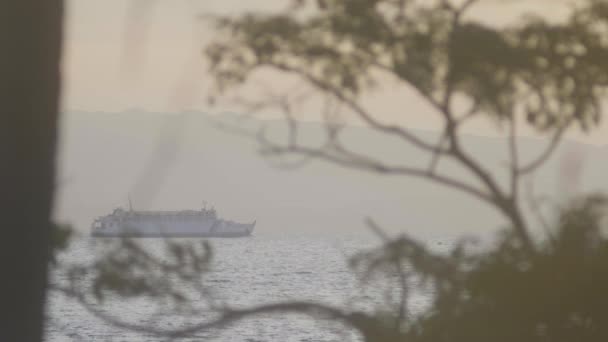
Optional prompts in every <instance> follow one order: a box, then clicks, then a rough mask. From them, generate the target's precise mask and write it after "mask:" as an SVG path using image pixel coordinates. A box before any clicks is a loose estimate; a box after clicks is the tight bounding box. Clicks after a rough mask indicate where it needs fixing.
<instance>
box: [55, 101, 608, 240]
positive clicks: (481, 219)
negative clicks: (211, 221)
mask: <svg viewBox="0 0 608 342" xmlns="http://www.w3.org/2000/svg"><path fill="white" fill-rule="evenodd" d="M210 118H212V119H213V122H223V123H228V124H237V125H240V126H241V127H245V128H249V129H253V130H257V129H259V127H261V125H262V124H263V125H265V127H266V129H267V131H268V132H270V135H271V136H272V135H274V136H276V137H280V135H281V132H284V131H285V127H284V123H283V122H282V121H281V120H276V121H255V120H249V121H244V122H243V121H239V120H237V116H236V115H231V114H224V115H219V116H213V117H209V116H207V115H206V114H203V113H186V114H182V115H175V114H173V115H171V114H164V113H150V112H143V111H131V112H123V113H95V112H70V113H67V114H66V115H65V116H64V118H63V125H62V141H61V152H60V177H59V187H58V190H59V191H58V194H57V199H58V201H57V206H56V217H57V218H58V220H60V221H62V222H68V223H72V224H73V225H74V226H75V228H76V229H77V230H78V231H79V232H82V233H84V234H88V231H89V226H90V224H91V222H92V220H93V219H94V218H95V217H97V216H100V215H105V214H107V213H109V212H110V211H111V210H113V209H114V208H115V207H117V206H122V207H125V208H126V207H128V198H129V197H130V198H131V200H132V203H133V207H134V209H138V210H180V209H198V208H200V207H201V206H203V205H204V203H205V202H206V203H207V205H213V206H215V208H216V209H217V210H218V212H219V214H220V216H222V217H224V218H228V219H234V220H237V221H243V222H250V221H253V220H254V219H256V220H257V221H258V225H257V226H256V231H255V234H256V235H266V234H273V235H274V234H286V235H292V234H308V233H311V234H318V233H322V234H330V235H335V234H337V235H343V234H346V235H350V234H360V233H362V232H367V228H366V225H365V223H364V220H365V218H366V217H371V218H373V219H374V220H376V221H377V222H378V223H379V224H380V225H381V226H382V227H383V228H384V229H386V230H389V231H393V232H408V233H410V234H414V235H421V236H423V237H424V236H429V237H433V236H444V237H445V236H454V235H459V234H461V233H463V232H464V233H467V232H468V233H473V232H475V233H479V232H484V233H486V232H489V231H491V230H492V229H493V228H498V226H497V224H499V223H500V222H502V221H501V217H500V215H498V214H496V213H495V212H494V211H493V209H492V208H489V207H486V206H484V205H480V204H479V203H478V202H477V201H475V200H474V199H470V198H468V197H467V196H466V195H463V194H461V193H458V192H455V191H450V190H446V189H445V188H443V187H440V186H437V185H434V184H431V183H429V182H426V181H420V180H416V179H413V178H411V177H402V176H384V177H378V175H377V174H373V173H368V172H363V171H355V170H347V169H344V168H342V167H339V166H335V165H330V164H328V163H326V162H322V161H317V160H313V161H311V162H310V163H307V164H306V165H304V166H302V167H299V168H296V169H295V170H291V169H289V170H286V169H285V168H281V167H277V166H276V164H277V163H276V162H273V161H272V160H270V161H269V160H265V159H264V158H262V157H261V156H260V154H259V153H258V147H259V146H258V144H257V142H256V141H253V140H252V139H250V138H248V137H245V136H241V135H238V134H234V133H230V132H227V131H226V130H223V129H219V128H218V127H217V126H216V125H214V124H213V123H212V122H211V121H209V119H210ZM302 126H303V129H304V134H303V135H304V137H305V139H307V140H309V141H310V142H311V143H313V144H314V143H315V142H316V143H317V144H318V142H319V141H321V140H320V139H322V137H323V135H322V126H321V124H317V123H305V124H302ZM419 133H420V136H421V137H423V138H426V139H437V138H438V135H437V134H434V133H428V132H419ZM344 140H345V141H346V142H347V143H352V144H353V145H352V146H355V147H356V148H357V149H360V150H362V151H367V152H370V153H373V154H374V155H376V156H383V157H385V158H386V159H387V160H394V161H402V162H403V163H404V164H414V165H427V163H428V156H426V155H425V154H422V153H419V152H417V151H415V150H414V149H413V148H412V147H409V146H407V145H405V147H404V145H403V144H400V143H399V142H397V141H392V140H390V139H387V138H386V137H382V136H381V135H378V134H376V133H374V132H372V131H370V130H369V129H366V128H361V127H348V128H347V129H346V132H345V139H344ZM464 142H465V144H467V145H468V146H470V148H471V150H472V152H473V153H475V155H476V156H477V157H478V159H479V160H481V161H483V162H485V163H486V164H487V165H489V166H490V167H491V168H492V170H493V171H494V172H495V174H497V175H499V176H505V175H506V166H505V164H504V160H505V159H506V152H507V149H506V147H505V145H504V142H503V141H502V140H501V139H499V138H492V137H473V136H469V137H466V138H465V140H464ZM545 143H546V142H545V141H543V140H540V139H535V138H526V139H522V143H521V146H520V148H521V151H522V155H523V157H524V158H525V157H526V155H528V154H529V155H532V154H533V152H534V151H540V150H541V149H542V148H543V147H544V146H545ZM606 152H608V147H598V146H592V145H582V144H578V143H573V142H564V143H563V144H562V147H561V148H560V151H559V152H558V153H556V156H555V157H554V158H553V159H552V160H551V161H550V162H549V163H548V164H547V165H546V166H544V167H543V168H542V169H541V171H539V172H537V173H536V175H535V177H534V185H535V189H536V190H535V191H536V192H537V193H538V194H543V193H545V194H552V195H555V194H557V193H561V192H562V191H563V189H564V187H567V186H568V185H567V184H560V182H562V181H563V180H562V179H561V178H560V176H559V174H560V161H561V159H563V158H569V156H570V157H572V155H576V156H579V157H578V159H577V160H578V161H579V163H580V164H581V167H582V172H583V174H582V175H581V176H582V177H581V179H584V183H580V184H575V186H576V187H578V188H580V189H581V190H584V189H586V188H589V189H598V190H602V189H603V190H606V189H607V186H606V182H605V181H604V179H603V176H602V175H603V174H604V173H605V172H606V171H608V164H607V162H606V161H605V159H604V158H601V156H603V155H605V154H606ZM441 166H442V167H443V170H444V172H448V173H455V172H457V173H459V175H461V176H463V177H466V173H464V172H463V171H461V170H459V169H457V168H455V167H453V166H451V165H449V164H448V163H442V164H441ZM591 166H592V167H591ZM558 197H559V196H558ZM437 208H442V210H441V215H438V214H437Z"/></svg>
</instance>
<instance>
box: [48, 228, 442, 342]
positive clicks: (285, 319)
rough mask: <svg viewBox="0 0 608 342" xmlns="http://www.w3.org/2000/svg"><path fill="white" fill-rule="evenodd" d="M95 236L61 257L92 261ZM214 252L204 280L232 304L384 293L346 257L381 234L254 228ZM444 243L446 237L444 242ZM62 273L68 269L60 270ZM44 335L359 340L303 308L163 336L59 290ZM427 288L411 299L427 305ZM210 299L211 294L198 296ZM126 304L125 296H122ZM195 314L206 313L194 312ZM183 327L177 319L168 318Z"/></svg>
mask: <svg viewBox="0 0 608 342" xmlns="http://www.w3.org/2000/svg"><path fill="white" fill-rule="evenodd" d="M94 240H95V239H93V238H90V237H81V238H78V239H75V241H74V242H73V243H72V246H71V248H70V250H68V251H67V252H66V253H65V255H63V256H62V262H64V263H70V262H71V263H76V264H77V263H82V264H86V263H87V262H89V263H90V262H91V261H92V260H93V258H94V250H95V248H94V245H95V241H94ZM209 241H210V243H211V247H212V248H213V252H214V257H213V260H212V263H211V265H210V266H211V269H210V271H209V272H207V273H206V274H205V275H204V278H203V279H204V280H203V282H204V284H205V286H208V287H209V289H211V291H212V293H213V296H216V297H217V298H220V299H221V300H222V301H223V302H224V303H226V304H228V305H230V306H231V307H241V308H247V307H252V306H256V305H263V304H268V303H277V302H285V301H293V300H298V301H312V302H316V303H323V304H325V305H331V306H334V307H337V308H340V309H343V310H346V311H355V310H362V311H369V310H373V308H374V307H381V306H382V305H383V303H384V302H383V301H386V299H387V294H386V291H385V290H386V288H383V287H382V286H380V285H378V284H369V283H365V282H362V281H361V278H360V277H359V276H358V275H357V274H356V273H355V272H353V270H352V269H351V268H350V267H349V263H348V261H349V258H351V257H352V256H354V255H356V254H357V253H359V252H362V251H365V250H369V249H371V248H376V247H378V246H380V245H381V243H380V241H379V240H378V239H373V238H362V237H322V236H282V237H277V236H262V237H258V236H254V237H249V238H240V239H212V240H209ZM141 242H142V243H143V245H144V246H147V247H148V248H151V249H158V248H161V245H162V243H163V241H162V240H158V239H141ZM444 246H445V245H444ZM55 276H59V277H61V276H63V275H55ZM49 297H50V298H49V307H48V317H49V319H48V324H47V338H46V340H47V341H51V342H60V341H61V342H63V341H87V342H97V341H123V342H127V341H167V340H170V341H174V340H175V341H178V340H179V341H203V340H204V341H231V342H232V341H247V342H256V341H293V342H296V341H297V342H306V341H311V342H312V341H345V340H353V341H357V340H360V338H359V336H357V334H356V333H354V332H352V331H350V330H349V329H348V328H346V327H344V326H341V325H339V324H337V323H335V322H329V321H325V320H319V319H312V318H310V317H307V316H303V315H289V314H274V315H264V316H263V317H253V318H251V319H245V320H243V321H239V322H238V323H236V324H233V325H230V326H227V327H223V328H221V329H215V330H210V331H201V332H197V333H194V334H192V335H190V336H187V337H183V338H179V339H178V338H173V339H167V338H164V339H163V338H161V337H159V336H154V335H152V334H147V333H142V332H133V331H129V330H128V329H121V328H118V327H116V326H114V325H112V324H107V323H106V322H104V321H103V320H100V319H99V318H96V317H94V316H93V315H92V314H90V313H89V312H88V311H87V310H85V308H83V307H82V305H80V304H79V303H78V302H77V301H75V300H73V299H70V298H68V297H66V296H63V295H60V294H58V293H51V294H50V296H49ZM427 299H428V298H426V296H425V295H424V294H420V295H418V296H417V297H416V298H414V301H413V305H414V306H416V305H419V306H424V305H425V301H426V300H427ZM201 300H206V298H201ZM123 304H124V303H123ZM104 305H105V306H101V305H100V309H104V310H107V312H108V313H110V314H111V315H112V316H113V317H115V318H117V319H120V320H125V321H128V322H132V323H136V324H144V325H145V324H154V322H156V321H157V320H158V321H162V317H161V318H159V317H158V315H159V314H162V310H161V311H158V310H159V309H158V307H156V306H155V307H153V304H152V303H151V302H150V301H146V300H135V301H132V302H129V303H128V305H121V302H120V301H117V303H114V304H111V305H109V304H107V303H106V304H104ZM190 319H191V322H197V320H200V321H203V320H205V318H204V317H196V316H195V317H190ZM163 324H164V325H163V326H164V327H169V328H175V329H177V328H179V327H180V324H182V323H179V322H172V321H169V322H166V321H164V322H163Z"/></svg>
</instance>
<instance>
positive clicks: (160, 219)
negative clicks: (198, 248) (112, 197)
mask: <svg viewBox="0 0 608 342" xmlns="http://www.w3.org/2000/svg"><path fill="white" fill-rule="evenodd" d="M255 223H256V222H255V221H253V222H252V223H238V222H234V221H230V220H224V219H220V218H218V217H217V213H216V211H215V209H206V208H203V209H201V210H181V211H133V210H124V209H122V208H117V209H114V211H113V212H112V213H111V214H109V215H106V216H102V217H99V218H97V219H96V220H94V221H93V224H92V227H91V229H92V231H91V235H92V236H96V237H243V236H249V235H251V233H252V232H253V228H254V227H255Z"/></svg>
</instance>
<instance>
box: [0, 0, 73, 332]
mask: <svg viewBox="0 0 608 342" xmlns="http://www.w3.org/2000/svg"><path fill="white" fill-rule="evenodd" d="M62 13H63V7H62V1H61V0H4V1H0V158H1V159H0V213H1V214H2V215H1V216H0V219H1V221H0V227H1V229H2V231H1V232H0V234H1V235H0V341H7V342H8V341H15V342H17V341H18V342H29V341H42V339H43V331H44V307H45V305H44V304H45V291H46V284H47V265H48V257H49V252H50V244H51V233H52V232H51V229H52V228H51V225H50V215H51V209H52V201H53V188H54V181H55V146H56V136H57V120H58V101H59V90H60V71H59V69H60V54H61V35H62Z"/></svg>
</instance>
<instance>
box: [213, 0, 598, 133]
mask: <svg viewBox="0 0 608 342" xmlns="http://www.w3.org/2000/svg"><path fill="white" fill-rule="evenodd" d="M449 4H450V2H449V1H426V0H425V1H395V0H377V1H366V0H361V1H358V0H327V1H318V2H316V3H311V2H306V1H298V2H296V6H294V7H293V8H291V9H290V11H288V12H286V13H281V14H278V15H256V14H246V15H243V16H242V17H237V18H226V17H222V18H214V23H215V25H216V27H217V28H218V30H219V32H220V33H221V35H220V37H221V38H219V39H218V40H217V41H216V42H215V43H214V44H211V45H210V46H209V47H208V48H207V56H208V58H209V60H210V62H211V73H212V74H213V75H214V78H215V80H216V81H217V85H218V90H219V91H220V92H221V91H224V90H226V89H227V88H229V87H231V86H235V85H238V84H241V83H243V82H245V81H246V80H247V79H248V77H249V76H250V75H251V73H252V72H253V71H255V70H258V69H261V68H268V67H269V68H272V69H275V70H279V71H283V72H289V73H294V74H297V75H299V76H301V77H302V78H303V79H305V80H307V81H309V82H310V83H312V84H313V85H314V86H315V87H317V88H320V89H321V90H323V91H326V92H334V93H340V94H341V96H345V97H353V96H356V95H360V94H361V93H363V92H366V91H370V90H372V89H373V87H372V85H373V84H375V81H377V79H378V77H379V75H380V74H381V73H388V74H390V75H392V76H395V77H397V78H399V79H401V80H402V81H403V82H404V83H406V84H408V85H410V86H411V87H413V88H414V89H416V90H417V91H418V92H419V93H420V94H422V95H423V96H424V97H426V98H427V99H429V100H430V101H432V102H435V103H441V105H443V106H445V105H449V104H446V103H443V102H444V100H445V99H446V98H449V97H451V96H452V95H456V94H460V95H464V96H465V97H466V98H468V99H469V100H470V102H471V103H474V105H475V106H476V107H475V108H476V110H477V111H479V112H480V113H484V114H486V115H490V116H491V117H493V118H496V119H498V120H502V119H504V118H510V117H512V116H513V115H517V114H518V113H521V114H522V115H525V116H526V118H527V120H528V122H529V123H530V124H531V125H532V126H534V127H536V128H537V129H539V130H549V129H559V128H561V127H563V126H567V125H569V124H570V123H572V122H578V124H579V126H580V127H582V128H583V129H589V128H590V127H592V126H594V125H595V124H597V122H598V121H599V119H600V114H601V113H600V108H599V97H600V96H601V95H602V94H603V93H604V92H605V87H606V86H607V85H608V76H607V75H608V73H607V71H608V62H607V61H608V58H607V57H608V42H607V41H606V39H605V38H604V37H605V35H606V33H607V32H606V29H605V27H606V24H607V23H608V21H607V20H608V17H606V15H605V13H606V3H605V2H602V1H586V6H583V7H581V8H580V9H577V10H575V11H573V12H572V14H571V16H570V18H569V19H568V20H567V21H565V22H563V23H559V24H554V23H549V22H546V21H545V20H543V19H541V18H534V19H528V20H523V21H520V22H518V23H514V24H513V25H512V26H511V27H509V28H507V29H502V28H495V27H490V26H488V25H485V24H482V23H480V22H476V21H474V20H473V19H468V18H467V19H466V20H465V19H463V18H462V17H463V13H462V12H463V11H464V8H463V9H458V8H456V7H454V6H450V5H449Z"/></svg>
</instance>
